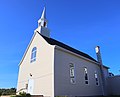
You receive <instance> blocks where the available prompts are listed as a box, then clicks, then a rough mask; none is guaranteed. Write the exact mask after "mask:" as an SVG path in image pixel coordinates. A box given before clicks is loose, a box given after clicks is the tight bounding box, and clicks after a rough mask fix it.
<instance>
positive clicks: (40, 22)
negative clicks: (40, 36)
mask: <svg viewBox="0 0 120 97" xmlns="http://www.w3.org/2000/svg"><path fill="white" fill-rule="evenodd" d="M38 26H42V27H47V19H46V8H45V7H44V9H43V12H42V15H41V18H40V19H39V20H38Z"/></svg>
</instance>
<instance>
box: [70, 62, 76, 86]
mask: <svg viewBox="0 0 120 97" xmlns="http://www.w3.org/2000/svg"><path fill="white" fill-rule="evenodd" d="M71 65H72V66H71ZM71 71H72V73H71ZM69 76H70V83H71V84H76V73H75V64H73V63H69ZM72 80H74V82H72Z"/></svg>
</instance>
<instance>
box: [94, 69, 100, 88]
mask: <svg viewBox="0 0 120 97" xmlns="http://www.w3.org/2000/svg"><path fill="white" fill-rule="evenodd" d="M94 78H95V85H96V86H99V85H100V82H99V77H98V73H97V72H96V71H95V73H94ZM97 83H98V84H97Z"/></svg>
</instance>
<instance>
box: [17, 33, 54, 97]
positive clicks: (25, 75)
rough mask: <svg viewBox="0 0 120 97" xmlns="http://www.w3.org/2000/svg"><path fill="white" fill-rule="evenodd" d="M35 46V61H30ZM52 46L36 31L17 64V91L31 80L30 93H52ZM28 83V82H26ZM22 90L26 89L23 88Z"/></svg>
mask: <svg viewBox="0 0 120 97" xmlns="http://www.w3.org/2000/svg"><path fill="white" fill-rule="evenodd" d="M33 47H37V53H36V54H37V55H36V61H34V62H30V61H31V60H30V59H31V51H32V49H33ZM53 58H54V46H50V45H49V44H48V43H47V42H46V41H45V40H44V39H43V38H42V37H41V36H40V35H39V34H38V33H37V32H36V35H35V37H34V38H33V41H32V42H31V44H30V46H29V48H28V50H27V53H26V54H25V57H24V59H23V61H22V62H21V64H20V66H19V68H20V69H19V77H18V87H17V91H19V90H20V89H22V88H25V87H26V84H28V83H29V82H28V81H29V80H30V79H32V80H33V82H32V83H33V85H32V86H33V89H32V93H31V94H32V95H44V96H51V97H53V95H54V84H53V83H54V79H53V77H54V76H53V72H54V71H53V68H54V67H53V66H54V65H53V64H54V63H53ZM28 85H29V84H28ZM24 91H27V90H25V89H24Z"/></svg>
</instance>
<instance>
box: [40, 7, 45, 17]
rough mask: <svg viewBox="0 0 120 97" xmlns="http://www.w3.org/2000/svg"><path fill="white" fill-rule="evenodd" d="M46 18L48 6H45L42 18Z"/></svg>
mask: <svg viewBox="0 0 120 97" xmlns="http://www.w3.org/2000/svg"><path fill="white" fill-rule="evenodd" d="M45 18H46V8H45V7H44V9H43V12H42V16H41V19H45Z"/></svg>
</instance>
